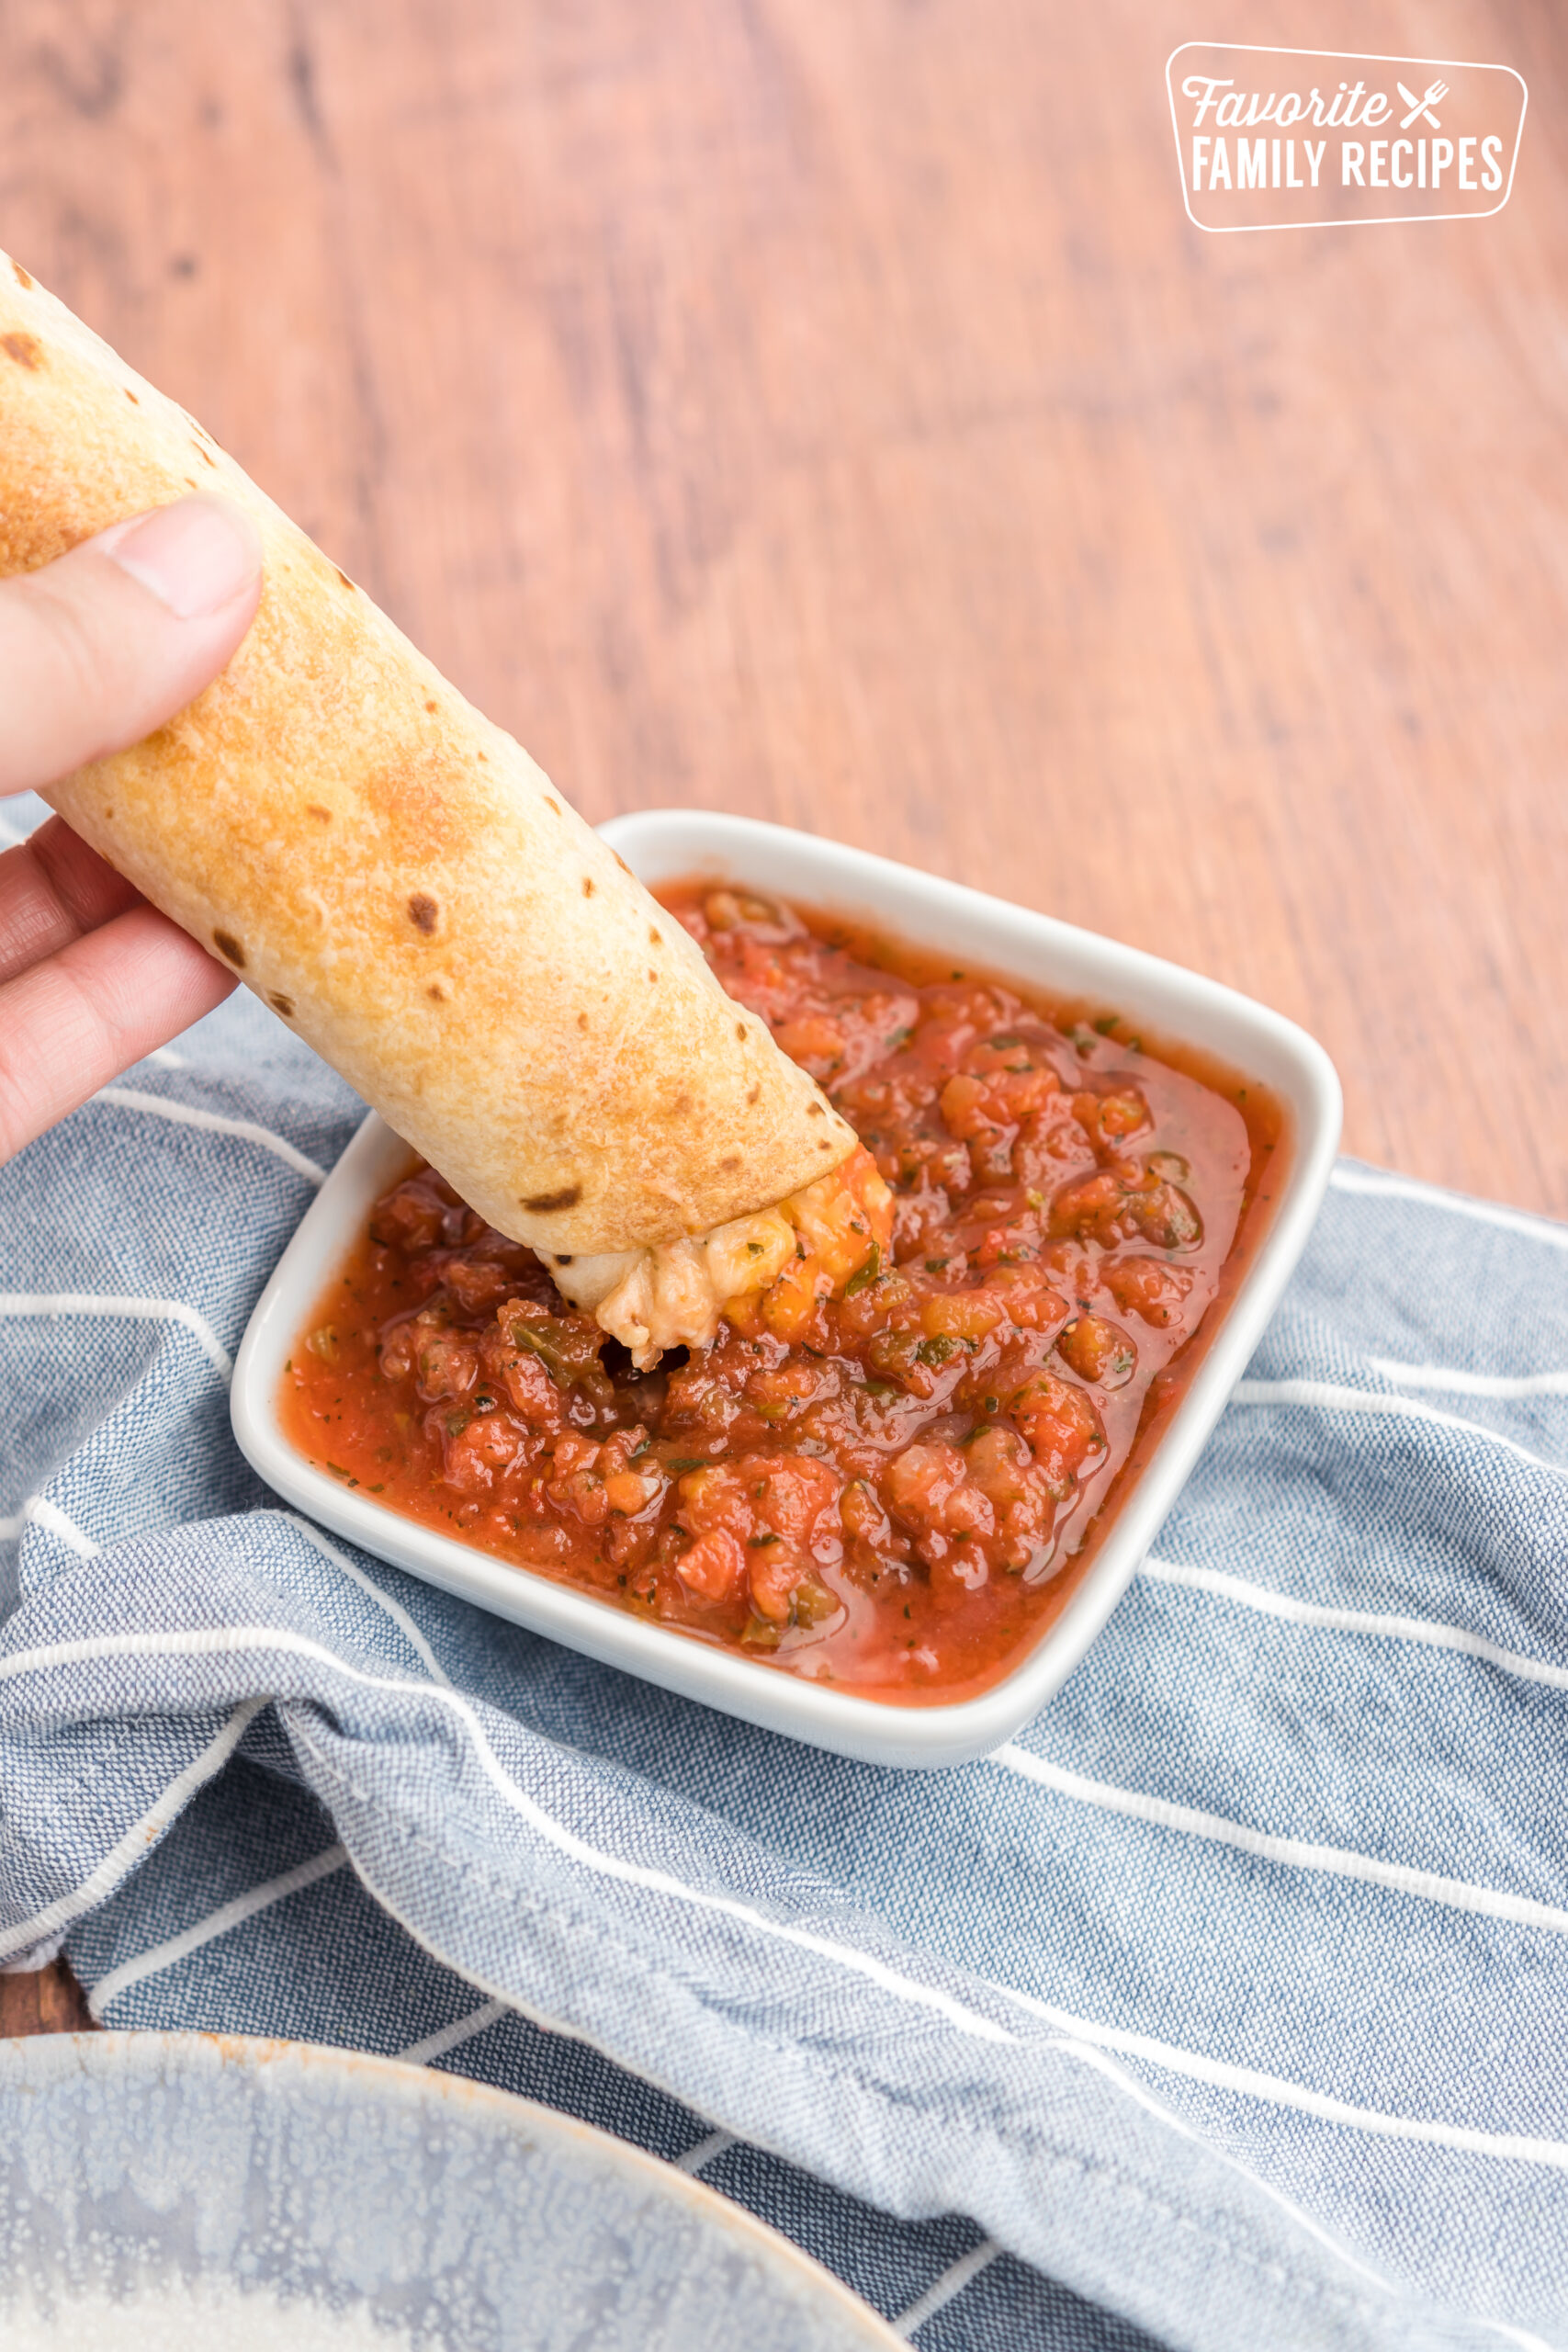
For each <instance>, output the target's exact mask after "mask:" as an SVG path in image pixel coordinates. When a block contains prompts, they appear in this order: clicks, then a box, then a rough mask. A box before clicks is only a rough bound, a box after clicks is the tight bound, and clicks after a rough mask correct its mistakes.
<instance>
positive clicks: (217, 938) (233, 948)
mask: <svg viewBox="0 0 1568 2352" xmlns="http://www.w3.org/2000/svg"><path fill="white" fill-rule="evenodd" d="M212 944H213V945H214V947H216V948H217V950H218V953H219V954H220V956H227V957H228V958H229V961H230V963H231V964H232V966H233V967H234V969H235V970H236V972H243V970H244V968H245V951H244V949H243V947H242V946H241V944H240V943H239V941H238V940H237V939H236V938H235V936H234V934H233V933H232V932H231V931H215V932H214V933H213V934H212Z"/></svg>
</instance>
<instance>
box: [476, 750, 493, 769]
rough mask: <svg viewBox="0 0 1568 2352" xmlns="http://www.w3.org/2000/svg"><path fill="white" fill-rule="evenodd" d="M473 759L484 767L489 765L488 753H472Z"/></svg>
mask: <svg viewBox="0 0 1568 2352" xmlns="http://www.w3.org/2000/svg"><path fill="white" fill-rule="evenodd" d="M474 757H475V759H476V760H480V761H482V762H483V763H484V764H485V766H486V767H488V766H489V765H490V753H489V752H475V753H474Z"/></svg>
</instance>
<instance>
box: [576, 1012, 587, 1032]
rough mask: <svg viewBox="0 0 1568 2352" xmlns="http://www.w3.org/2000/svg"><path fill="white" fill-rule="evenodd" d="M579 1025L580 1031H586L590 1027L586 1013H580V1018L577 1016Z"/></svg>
mask: <svg viewBox="0 0 1568 2352" xmlns="http://www.w3.org/2000/svg"><path fill="white" fill-rule="evenodd" d="M577 1025H578V1027H579V1028H580V1029H586V1028H587V1026H588V1015H587V1014H586V1012H580V1013H579V1014H578V1016H577Z"/></svg>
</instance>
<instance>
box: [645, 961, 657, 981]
mask: <svg viewBox="0 0 1568 2352" xmlns="http://www.w3.org/2000/svg"><path fill="white" fill-rule="evenodd" d="M648 977H649V979H650V980H656V979H657V978H659V975H658V973H657V972H656V971H655V970H654V968H653V967H652V965H651V964H650V965H649V967H648Z"/></svg>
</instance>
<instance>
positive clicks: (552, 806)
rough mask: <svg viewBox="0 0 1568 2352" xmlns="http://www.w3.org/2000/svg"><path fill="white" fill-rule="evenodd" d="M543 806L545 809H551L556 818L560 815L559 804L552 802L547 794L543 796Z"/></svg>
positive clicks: (556, 801) (555, 801)
mask: <svg viewBox="0 0 1568 2352" xmlns="http://www.w3.org/2000/svg"><path fill="white" fill-rule="evenodd" d="M545 806H546V808H547V809H554V810H555V812H556V815H557V816H559V815H560V802H559V801H558V800H552V799H551V798H550V796H549V794H548V793H546V795H545Z"/></svg>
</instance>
